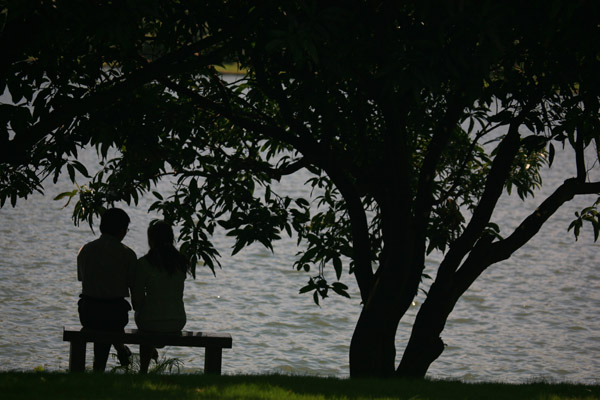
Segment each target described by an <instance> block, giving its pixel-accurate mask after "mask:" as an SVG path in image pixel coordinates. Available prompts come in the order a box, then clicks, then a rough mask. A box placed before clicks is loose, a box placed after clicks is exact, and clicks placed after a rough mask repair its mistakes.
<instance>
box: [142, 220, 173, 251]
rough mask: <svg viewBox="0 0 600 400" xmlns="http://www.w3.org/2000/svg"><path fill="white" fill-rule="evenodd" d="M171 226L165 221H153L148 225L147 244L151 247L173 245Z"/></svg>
mask: <svg viewBox="0 0 600 400" xmlns="http://www.w3.org/2000/svg"><path fill="white" fill-rule="evenodd" d="M174 242H175V236H174V235H173V228H171V225H169V224H167V223H166V222H165V221H153V222H152V223H150V226H149V227H148V245H149V246H150V248H151V249H153V248H155V247H160V246H165V245H166V246H173V243H174Z"/></svg>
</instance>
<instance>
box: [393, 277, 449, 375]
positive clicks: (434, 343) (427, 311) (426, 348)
mask: <svg viewBox="0 0 600 400" xmlns="http://www.w3.org/2000/svg"><path fill="white" fill-rule="evenodd" d="M457 300H458V297H457V296H455V295H454V294H453V293H452V292H451V291H450V290H449V289H448V288H443V287H442V285H440V284H439V283H434V285H432V287H431V288H430V290H429V293H428V295H427V299H426V300H425V302H424V303H423V304H422V305H421V308H420V309H419V312H418V313H417V317H416V319H415V322H414V324H413V329H412V332H411V335H410V339H409V341H408V344H407V346H406V349H405V350H404V354H403V356H402V361H401V362H400V365H399V367H398V369H397V370H396V374H397V375H398V376H400V377H411V378H424V377H425V374H426V373H427V370H428V369H429V366H430V365H431V363H433V362H434V361H435V360H437V359H438V357H439V356H440V355H441V354H442V352H443V351H444V348H445V344H444V342H443V341H442V338H441V337H440V335H441V333H442V331H443V330H444V326H445V325H446V321H447V319H448V316H449V315H450V313H451V312H452V310H453V309H454V305H455V304H456V301H457Z"/></svg>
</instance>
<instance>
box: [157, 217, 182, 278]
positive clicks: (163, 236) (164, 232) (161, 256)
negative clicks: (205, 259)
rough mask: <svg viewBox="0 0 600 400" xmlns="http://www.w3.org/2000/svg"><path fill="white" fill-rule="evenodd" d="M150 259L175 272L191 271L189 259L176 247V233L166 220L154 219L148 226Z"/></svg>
mask: <svg viewBox="0 0 600 400" xmlns="http://www.w3.org/2000/svg"><path fill="white" fill-rule="evenodd" d="M148 245H149V246H150V251H149V252H148V255H147V257H148V261H150V263H151V264H153V265H155V266H157V267H162V268H164V269H166V270H167V271H169V273H174V272H175V271H177V270H179V271H181V272H183V273H186V272H189V270H190V265H189V260H188V259H186V258H185V257H184V256H183V255H182V254H181V253H179V251H177V249H176V248H175V235H173V228H172V227H171V225H169V224H168V223H166V222H165V221H153V222H152V223H150V226H149V227H148Z"/></svg>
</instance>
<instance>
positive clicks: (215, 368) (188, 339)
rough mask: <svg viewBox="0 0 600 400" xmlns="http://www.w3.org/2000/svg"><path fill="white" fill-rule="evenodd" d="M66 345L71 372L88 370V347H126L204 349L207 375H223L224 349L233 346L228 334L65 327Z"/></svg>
mask: <svg viewBox="0 0 600 400" xmlns="http://www.w3.org/2000/svg"><path fill="white" fill-rule="evenodd" d="M63 341H65V342H71V349H70V352H69V371H72V372H76V371H84V370H85V347H86V344H87V343H93V342H104V343H125V344H146V345H155V346H163V345H165V346H187V347H205V348H206V354H205V356H204V373H205V374H217V375H220V374H221V359H222V349H230V348H231V346H232V340H231V335H230V334H227V333H204V332H191V331H182V332H181V333H180V334H164V333H147V332H143V333H142V332H138V330H137V329H125V332H124V333H121V332H105V331H96V330H90V329H83V328H79V327H64V328H63Z"/></svg>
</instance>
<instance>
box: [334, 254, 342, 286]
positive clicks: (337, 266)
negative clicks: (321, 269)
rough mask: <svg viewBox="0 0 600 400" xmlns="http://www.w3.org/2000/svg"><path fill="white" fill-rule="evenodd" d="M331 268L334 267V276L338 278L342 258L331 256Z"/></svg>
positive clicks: (340, 273) (340, 271) (339, 276)
mask: <svg viewBox="0 0 600 400" xmlns="http://www.w3.org/2000/svg"><path fill="white" fill-rule="evenodd" d="M333 268H334V269H335V276H336V277H337V279H338V280H339V279H340V278H341V276H342V260H341V259H340V258H339V257H334V258H333Z"/></svg>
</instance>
